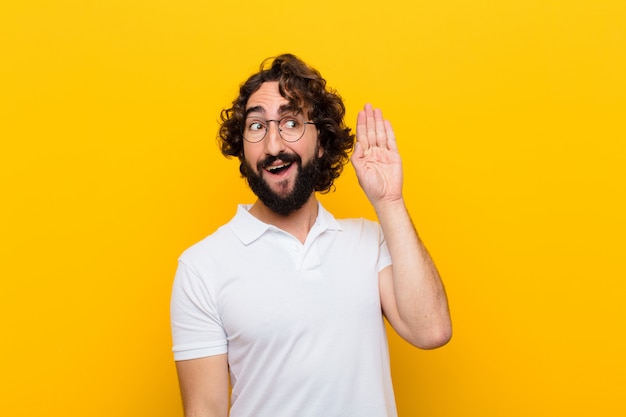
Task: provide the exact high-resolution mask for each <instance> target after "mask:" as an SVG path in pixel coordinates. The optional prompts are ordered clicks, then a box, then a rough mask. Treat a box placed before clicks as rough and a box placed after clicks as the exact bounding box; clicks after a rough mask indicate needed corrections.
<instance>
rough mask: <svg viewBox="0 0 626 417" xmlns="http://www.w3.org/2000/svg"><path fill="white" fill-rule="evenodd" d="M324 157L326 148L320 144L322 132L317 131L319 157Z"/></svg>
mask: <svg viewBox="0 0 626 417" xmlns="http://www.w3.org/2000/svg"><path fill="white" fill-rule="evenodd" d="M322 155H324V148H323V147H322V145H321V144H320V130H319V128H318V129H317V157H318V158H321V157H322Z"/></svg>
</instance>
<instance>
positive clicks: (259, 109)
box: [244, 104, 302, 117]
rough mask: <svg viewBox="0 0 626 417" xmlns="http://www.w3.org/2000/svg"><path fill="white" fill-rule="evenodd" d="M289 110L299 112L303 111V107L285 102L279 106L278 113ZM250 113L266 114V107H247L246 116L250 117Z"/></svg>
mask: <svg viewBox="0 0 626 417" xmlns="http://www.w3.org/2000/svg"><path fill="white" fill-rule="evenodd" d="M289 112H292V113H296V114H299V113H302V109H301V108H300V107H296V106H292V105H291V104H283V105H281V106H280V107H279V108H278V114H280V115H283V114H285V113H289ZM250 113H261V114H265V108H264V107H263V106H254V107H250V108H249V109H246V112H245V113H244V116H245V117H248V115H249V114H250Z"/></svg>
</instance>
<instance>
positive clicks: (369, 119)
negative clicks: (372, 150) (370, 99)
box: [363, 103, 377, 146]
mask: <svg viewBox="0 0 626 417" xmlns="http://www.w3.org/2000/svg"><path fill="white" fill-rule="evenodd" d="M363 111H364V112H365V120H366V128H367V142H368V145H369V146H376V143H377V140H376V118H375V116H374V110H373V108H372V105H371V104H369V103H368V104H366V105H365V108H364V109H363Z"/></svg>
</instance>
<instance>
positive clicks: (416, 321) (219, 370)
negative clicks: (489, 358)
mask: <svg viewBox="0 0 626 417" xmlns="http://www.w3.org/2000/svg"><path fill="white" fill-rule="evenodd" d="M286 103H287V100H286V99H285V98H283V97H282V96H281V95H280V94H279V92H278V85H277V83H275V82H268V83H264V84H263V85H262V86H261V88H260V89H259V90H258V91H256V92H255V93H254V94H252V95H251V96H250V99H249V100H248V105H247V108H251V107H259V109H262V110H261V112H262V114H261V115H262V117H263V118H265V119H280V118H281V115H282V114H281V110H280V109H281V106H282V105H284V104H286ZM277 129H278V128H277V126H276V123H270V126H269V130H268V132H267V136H266V137H265V139H263V140H262V141H261V142H259V143H254V144H252V143H245V144H244V155H245V158H246V160H247V161H248V162H249V163H250V166H252V167H253V169H255V172H257V173H260V174H261V175H262V176H263V178H264V179H265V180H266V181H267V183H268V184H269V186H270V187H271V188H272V189H273V190H274V191H275V192H278V193H288V192H290V191H291V190H292V189H293V184H294V181H295V179H296V177H297V167H296V166H295V164H293V165H292V166H291V167H290V168H289V169H287V170H285V171H283V172H281V173H279V174H278V175H274V174H271V173H269V172H268V171H267V170H264V169H263V168H262V167H261V168H260V169H259V167H257V165H258V162H259V161H262V160H263V159H264V158H265V157H266V156H267V155H278V154H279V153H280V152H287V153H296V154H298V155H299V156H300V157H301V158H302V163H303V164H305V163H306V162H307V161H309V160H311V159H312V158H315V157H319V156H320V155H322V153H323V152H324V150H323V149H321V148H320V147H319V142H318V139H317V131H316V129H308V128H307V130H306V133H305V135H304V136H303V137H302V138H301V139H300V140H299V141H297V142H294V143H288V142H285V141H284V140H282V138H281V137H280V136H279V135H278V130H277ZM356 136H357V144H356V147H355V150H354V152H353V154H352V158H351V162H352V165H353V166H354V169H355V171H356V175H357V178H358V180H359V184H360V186H361V188H362V189H363V191H364V192H365V194H366V195H367V198H368V199H369V201H370V203H371V204H372V206H373V207H374V209H375V210H376V213H377V215H378V220H379V222H380V225H381V227H382V229H383V232H384V234H385V239H386V241H387V245H388V247H389V251H390V254H391V258H392V262H393V265H392V266H389V267H387V268H385V269H383V270H382V271H381V272H380V274H379V285H380V297H381V304H382V308H383V314H384V315H385V317H386V318H387V320H388V321H389V323H390V324H391V326H392V327H393V328H394V330H395V331H396V332H397V333H398V334H399V335H400V336H401V337H403V338H404V339H405V340H406V341H408V342H409V343H411V344H412V345H414V346H416V347H419V348H422V349H433V348H436V347H439V346H442V345H444V344H446V343H447V342H448V341H449V340H450V337H451V335H452V326H451V321H450V315H449V311H448V302H447V297H446V294H445V290H444V287H443V284H442V282H441V279H440V277H439V274H438V272H437V269H436V267H435V265H434V263H433V261H432V259H431V257H430V255H429V254H428V251H427V250H426V248H425V247H424V245H423V243H422V241H421V240H420V238H419V236H418V234H417V232H416V230H415V227H414V226H413V223H412V221H411V218H410V216H409V212H408V210H407V208H406V204H405V201H404V198H403V194H402V185H403V173H402V160H401V158H400V154H399V153H398V148H397V144H396V139H395V135H394V132H393V129H392V127H391V123H390V122H389V121H387V120H385V119H384V118H383V116H382V112H381V111H380V110H379V109H373V108H372V106H371V105H369V104H367V105H365V107H364V108H363V110H362V111H360V112H359V114H358V117H357V129H356ZM281 163H282V162H281V161H280V160H278V161H276V162H274V165H280V164H281ZM317 207H318V203H317V199H316V197H315V193H312V194H311V196H310V198H309V200H308V201H307V202H306V203H305V204H304V206H302V208H300V209H299V210H297V211H295V212H293V213H291V214H289V215H287V216H281V215H277V214H276V213H274V212H272V211H271V210H270V209H269V208H268V207H266V206H265V205H264V204H263V203H262V202H261V201H259V200H257V201H256V202H255V203H254V205H253V206H252V208H251V209H250V213H251V214H253V215H254V216H256V217H257V218H259V219H260V220H261V221H263V222H265V223H268V224H272V225H274V226H276V227H279V228H281V229H283V230H285V231H287V232H289V233H291V234H292V235H293V236H295V237H297V238H298V239H299V240H300V241H301V242H304V241H305V239H306V236H307V234H308V232H309V230H310V229H311V227H312V226H313V224H314V222H315V219H316V218H317ZM176 366H177V370H178V376H179V381H180V385H181V391H182V397H183V405H184V408H185V416H186V417H227V415H228V378H229V376H228V362H227V355H219V356H215V357H209V358H200V359H193V360H189V361H179V362H177V363H176Z"/></svg>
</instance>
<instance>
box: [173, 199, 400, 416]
mask: <svg viewBox="0 0 626 417" xmlns="http://www.w3.org/2000/svg"><path fill="white" fill-rule="evenodd" d="M249 208H250V206H247V205H240V206H239V207H238V210H237V214H236V215H235V217H234V218H233V219H232V220H231V221H230V222H229V223H227V224H226V225H224V226H222V227H221V228H219V229H218V230H217V231H216V232H215V233H213V234H212V235H210V236H208V237H207V238H205V239H204V240H202V241H201V242H199V243H197V244H195V245H194V246H192V247H191V248H189V249H188V250H187V251H185V252H184V253H183V255H182V256H181V257H180V259H179V266H178V270H177V272H176V278H175V280H174V287H173V292H172V303H171V321H172V334H173V341H174V347H173V351H174V359H175V360H186V359H194V358H200V357H205V356H211V355H219V354H222V353H228V363H229V367H230V374H231V375H230V376H231V384H232V396H231V412H230V415H231V417H395V416H396V407H395V401H394V396H393V389H392V385H391V376H390V370H389V353H388V347H387V338H386V334H385V326H384V321H383V316H382V311H381V305H380V295H379V286H378V272H379V271H380V270H382V269H383V268H385V267H386V266H388V265H390V264H391V259H390V257H389V252H388V249H387V246H386V244H385V241H384V238H383V234H382V231H381V229H380V226H379V225H378V224H377V223H375V222H372V221H368V220H364V219H347V220H340V221H337V220H335V219H334V217H333V216H332V215H331V214H330V213H328V212H327V211H326V210H325V209H324V208H323V207H322V206H321V205H320V206H319V213H318V217H317V220H316V222H315V225H314V226H313V227H312V229H311V231H310V232H309V234H308V236H307V239H306V241H305V243H304V244H302V243H301V242H300V241H299V240H298V239H296V238H295V237H294V236H292V235H290V234H288V233H286V232H284V231H282V230H280V229H278V228H276V227H274V226H271V225H268V224H265V223H263V222H261V221H259V220H258V219H257V218H256V217H254V216H252V215H251V214H250V213H249V212H248V210H249Z"/></svg>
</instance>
